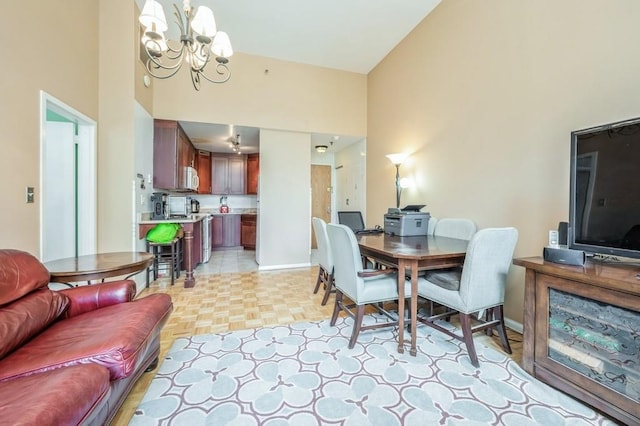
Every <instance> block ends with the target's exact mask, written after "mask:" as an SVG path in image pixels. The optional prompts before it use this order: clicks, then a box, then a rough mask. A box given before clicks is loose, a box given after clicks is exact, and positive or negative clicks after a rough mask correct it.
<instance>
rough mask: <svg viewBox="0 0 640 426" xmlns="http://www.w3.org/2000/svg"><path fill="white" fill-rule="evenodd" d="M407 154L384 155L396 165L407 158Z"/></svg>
mask: <svg viewBox="0 0 640 426" xmlns="http://www.w3.org/2000/svg"><path fill="white" fill-rule="evenodd" d="M408 156H409V155H408V154H403V153H399V154H388V155H387V156H386V157H387V158H388V159H389V160H390V161H391V162H392V163H393V164H394V165H396V166H398V165H400V164H402V163H403V162H404V160H406V159H407V157H408Z"/></svg>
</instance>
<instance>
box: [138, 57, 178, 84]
mask: <svg viewBox="0 0 640 426" xmlns="http://www.w3.org/2000/svg"><path fill="white" fill-rule="evenodd" d="M145 68H146V69H147V72H148V73H149V74H151V76H152V77H154V78H158V79H160V80H164V79H166V78H169V77H173V76H174V75H176V73H177V72H178V71H180V68H182V61H180V62H178V64H177V66H174V67H172V68H167V67H163V66H159V65H158V64H157V63H156V62H154V61H152V60H151V59H148V60H147V63H146V64H145ZM156 70H162V71H166V73H165V74H158V73H157V72H156Z"/></svg>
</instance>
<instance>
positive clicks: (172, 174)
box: [153, 120, 195, 190]
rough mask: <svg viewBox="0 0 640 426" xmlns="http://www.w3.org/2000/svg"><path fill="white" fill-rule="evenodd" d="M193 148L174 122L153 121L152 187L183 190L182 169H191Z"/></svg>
mask: <svg viewBox="0 0 640 426" xmlns="http://www.w3.org/2000/svg"><path fill="white" fill-rule="evenodd" d="M194 163H195V148H194V147H193V144H192V143H191V141H190V140H189V138H188V137H187V135H186V133H185V132H184V130H182V127H180V124H179V123H178V122H177V121H175V120H154V125H153V187H154V188H158V189H165V190H184V189H185V185H184V182H183V180H184V177H183V176H184V168H185V167H187V166H189V167H193V166H194Z"/></svg>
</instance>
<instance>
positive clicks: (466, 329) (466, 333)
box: [459, 312, 480, 367]
mask: <svg viewBox="0 0 640 426" xmlns="http://www.w3.org/2000/svg"><path fill="white" fill-rule="evenodd" d="M459 316H460V326H461V328H462V336H463V338H464V343H465V345H466V346H467V353H468V354H469V358H470V359H471V364H472V365H473V366H474V367H480V363H479V362H478V355H476V347H475V345H474V344H473V333H472V331H471V315H470V314H463V313H462V312H460V314H459Z"/></svg>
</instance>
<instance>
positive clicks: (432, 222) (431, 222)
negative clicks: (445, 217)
mask: <svg viewBox="0 0 640 426" xmlns="http://www.w3.org/2000/svg"><path fill="white" fill-rule="evenodd" d="M437 224H438V218H436V217H433V216H430V217H429V223H428V224H427V235H433V233H434V232H435V230H436V225H437Z"/></svg>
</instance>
